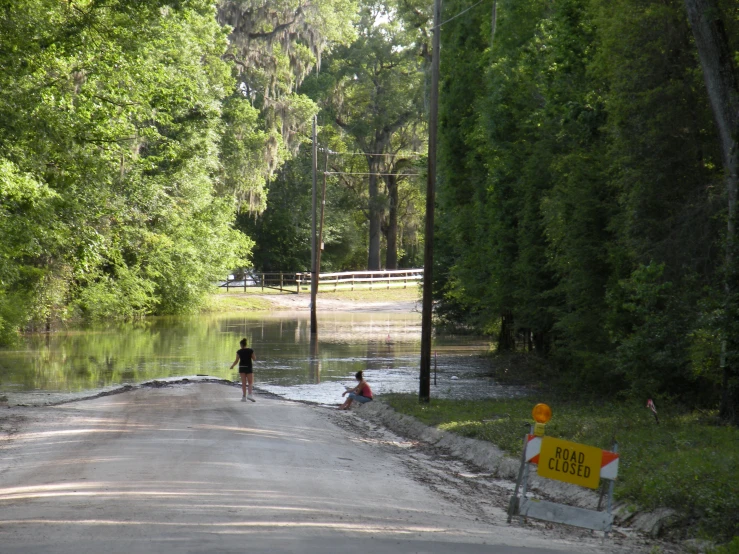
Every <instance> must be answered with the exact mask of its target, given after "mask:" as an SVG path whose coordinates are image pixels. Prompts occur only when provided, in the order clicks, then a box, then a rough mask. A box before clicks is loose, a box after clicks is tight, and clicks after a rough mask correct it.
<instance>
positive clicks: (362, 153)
mask: <svg viewBox="0 0 739 554" xmlns="http://www.w3.org/2000/svg"><path fill="white" fill-rule="evenodd" d="M319 150H320V151H321V152H325V153H326V154H331V155H332V156H384V157H387V156H392V157H397V156H422V155H423V154H422V153H421V152H398V153H397V154H392V153H388V152H385V153H379V154H376V153H372V152H368V153H364V152H334V151H332V150H326V149H325V148H319Z"/></svg>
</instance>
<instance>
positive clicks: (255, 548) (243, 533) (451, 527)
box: [0, 384, 612, 554]
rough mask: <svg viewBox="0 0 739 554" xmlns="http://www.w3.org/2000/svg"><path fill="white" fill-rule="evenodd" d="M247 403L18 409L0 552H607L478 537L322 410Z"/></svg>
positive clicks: (151, 401) (509, 535) (144, 398)
mask: <svg viewBox="0 0 739 554" xmlns="http://www.w3.org/2000/svg"><path fill="white" fill-rule="evenodd" d="M240 397H241V394H240V390H239V389H236V388H232V387H227V386H223V385H219V384H192V385H182V386H171V387H163V388H158V389H157V388H144V389H137V390H134V391H131V392H127V393H123V394H118V395H113V396H107V397H102V398H97V399H93V400H85V401H80V402H73V403H69V404H63V405H59V406H56V407H47V408H33V409H30V408H29V409H28V410H27V413H24V411H23V409H22V408H14V409H13V412H12V413H13V417H15V418H16V423H15V424H13V423H12V422H11V424H10V425H8V424H7V421H8V418H7V416H6V425H5V429H6V430H8V429H10V427H12V426H13V425H15V428H13V429H10V430H11V431H13V432H11V434H10V435H0V437H1V439H0V552H3V553H4V554H8V553H12V552H23V553H28V552H54V553H70V554H72V553H74V554H80V553H96V554H97V553H101V552H106V553H117V552H120V553H130V552H142V553H143V552H146V553H155V552H161V553H169V552H172V553H174V552H219V553H220V552H269V553H283V552H285V553H288V552H289V553H319V552H320V553H339V552H341V553H349V554H351V553H359V552H361V553H375V554H390V553H393V554H395V553H411V552H413V553H435V554H442V553H450V552H453V553H455V554H467V553H486V554H489V553H499V554H517V553H542V554H543V553H545V552H578V551H580V552H597V551H603V552H610V551H612V550H610V547H609V546H608V544H607V543H603V542H597V541H595V540H593V541H589V542H588V543H583V544H578V543H577V542H573V541H568V540H561V541H557V540H552V539H551V537H549V538H547V537H545V536H543V535H542V534H541V533H540V532H538V531H537V530H536V529H528V528H524V527H521V526H508V525H506V524H505V520H504V518H503V517H501V518H500V521H495V522H491V521H481V520H480V518H478V517H476V516H475V514H471V513H467V512H466V511H465V509H464V508H463V507H461V506H459V505H458V504H457V503H455V502H453V501H452V500H450V499H448V498H446V497H445V496H444V495H442V494H439V493H438V492H435V491H434V490H433V487H429V486H426V485H424V483H423V480H419V479H418V478H417V476H416V477H414V476H413V475H411V472H410V471H409V469H408V467H407V465H406V464H404V463H403V458H402V454H401V453H398V454H397V455H396V454H393V453H392V452H391V451H388V449H384V448H380V447H378V446H377V444H373V443H372V441H365V440H362V439H361V437H358V436H356V435H355V434H353V433H352V432H351V430H349V429H346V428H343V427H342V426H337V425H336V424H335V423H333V422H332V420H333V417H331V418H329V417H326V415H327V414H326V409H325V408H317V407H314V406H308V405H304V404H300V403H294V402H288V401H284V400H279V399H274V398H268V397H264V396H261V397H260V396H259V395H257V397H256V398H257V402H256V403H251V402H246V403H243V402H240V399H241V398H240ZM347 415H349V414H347ZM0 417H2V414H0ZM349 417H351V416H350V415H349ZM601 547H602V549H601Z"/></svg>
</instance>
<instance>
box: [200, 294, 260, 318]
mask: <svg viewBox="0 0 739 554" xmlns="http://www.w3.org/2000/svg"><path fill="white" fill-rule="evenodd" d="M274 309H275V306H274V304H273V303H272V302H270V301H269V300H267V299H266V298H263V297H261V296H260V295H249V294H243V293H241V294H240V295H237V294H234V293H228V294H226V293H225V292H224V293H223V294H214V295H212V296H211V297H210V298H209V299H208V303H207V304H206V305H205V306H204V307H203V308H202V310H201V312H203V313H216V312H259V311H270V310H274Z"/></svg>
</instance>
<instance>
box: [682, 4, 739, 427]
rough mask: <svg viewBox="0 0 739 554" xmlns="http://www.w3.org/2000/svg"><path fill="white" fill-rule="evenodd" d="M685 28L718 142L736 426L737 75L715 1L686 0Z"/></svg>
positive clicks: (724, 408)
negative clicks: (691, 38)
mask: <svg viewBox="0 0 739 554" xmlns="http://www.w3.org/2000/svg"><path fill="white" fill-rule="evenodd" d="M685 8H686V10H687V12H688V19H689V20H690V26H691V28H692V29H693V36H694V37H695V44H696V47H697V49H698V57H699V58H700V62H701V67H702V68H703V78H704V80H705V83H706V89H707V90H708V97H709V99H710V102H711V109H712V110H713V115H714V118H715V119H716V126H717V127H718V133H719V138H720V140H721V153H722V158H723V164H724V172H725V182H726V195H727V200H728V214H727V219H728V224H727V230H726V260H725V265H726V267H725V277H724V293H725V296H726V299H725V302H724V309H725V323H724V325H723V334H724V337H723V342H722V347H721V365H722V370H723V381H722V394H721V409H720V412H721V417H722V418H724V419H726V420H728V421H732V422H733V423H739V337H738V336H737V326H738V325H737V315H738V314H739V311H738V308H739V302H738V301H737V299H738V297H739V271H737V267H736V266H737V259H736V258H737V256H736V247H737V237H736V200H737V187H738V186H739V151H738V149H737V140H739V76H738V74H737V70H736V67H735V66H734V61H733V58H732V52H731V49H730V47H729V41H728V39H727V36H726V30H725V27H724V22H723V20H722V19H721V12H720V11H719V9H718V6H717V5H716V2H715V1H714V0H685Z"/></svg>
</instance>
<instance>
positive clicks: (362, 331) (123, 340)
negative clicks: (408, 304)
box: [0, 312, 519, 404]
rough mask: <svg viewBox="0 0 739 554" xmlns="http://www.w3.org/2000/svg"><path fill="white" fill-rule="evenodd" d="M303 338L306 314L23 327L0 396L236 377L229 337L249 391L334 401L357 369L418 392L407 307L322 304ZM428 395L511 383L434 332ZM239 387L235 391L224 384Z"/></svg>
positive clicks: (478, 348)
mask: <svg viewBox="0 0 739 554" xmlns="http://www.w3.org/2000/svg"><path fill="white" fill-rule="evenodd" d="M318 324H319V334H318V341H317V343H316V344H315V345H311V335H310V318H309V314H307V313H285V312H273V313H267V314H265V313H257V314H247V315H244V314H243V313H239V314H219V315H206V316H203V315H201V316H191V317H171V318H152V319H147V320H145V321H142V322H138V323H133V324H111V325H107V326H95V327H87V328H80V329H76V330H69V331H64V332H58V333H53V334H50V335H33V336H30V337H27V338H26V339H25V340H24V343H23V345H22V347H20V348H17V349H14V350H0V397H3V396H5V397H6V398H7V399H8V401H9V402H10V403H11V404H23V403H29V404H31V403H32V404H39V403H41V404H43V403H53V402H58V401H61V400H65V399H71V398H77V397H85V396H90V395H92V394H96V393H98V392H101V391H106V390H114V389H116V388H119V387H120V386H121V385H136V384H139V383H143V382H146V381H150V380H153V379H164V378H176V377H190V376H195V375H207V376H210V377H213V378H218V379H226V380H233V381H238V380H239V377H238V373H236V370H229V366H230V365H231V363H232V362H233V361H234V358H235V357H236V350H237V349H238V348H239V345H238V342H239V340H240V339H241V338H244V337H245V338H246V339H247V341H248V342H249V346H250V347H252V348H254V350H255V352H256V356H257V362H256V363H255V366H254V368H255V369H254V371H255V385H256V386H257V390H262V391H267V392H270V393H273V394H277V395H279V396H282V397H284V398H287V399H292V400H303V401H309V402H316V403H325V404H336V403H340V401H341V400H342V398H341V393H342V392H343V391H344V390H345V389H344V387H345V386H353V385H354V383H355V382H354V378H353V376H354V373H356V372H357V371H359V370H363V371H365V378H366V379H367V381H368V382H369V383H370V384H371V386H372V389H373V391H374V392H375V394H379V395H382V394H383V393H388V392H410V393H416V392H418V373H419V364H420V349H421V318H420V315H419V314H417V313H400V314H399V313H378V312H373V313H346V312H329V313H326V314H321V315H320V316H319V323H318ZM433 348H434V351H435V352H436V353H437V356H438V363H437V365H438V376H437V380H436V382H437V384H436V385H434V384H433V380H434V377H433V373H434V367H433V360H432V391H431V394H432V396H435V397H443V398H484V397H496V396H511V395H515V394H517V393H518V392H519V391H518V390H517V389H515V388H512V387H504V386H501V385H499V384H497V383H496V382H495V381H493V380H492V379H491V378H490V377H489V376H488V372H489V370H488V367H487V364H486V363H485V362H484V360H482V359H481V358H480V355H481V354H483V353H484V352H486V351H487V350H488V348H489V343H488V341H486V340H484V339H480V338H474V337H461V336H444V335H439V336H437V337H436V338H435V341H434V347H433ZM234 394H236V395H238V394H240V391H236V392H234Z"/></svg>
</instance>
